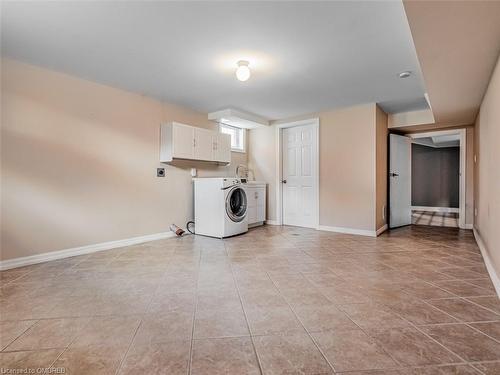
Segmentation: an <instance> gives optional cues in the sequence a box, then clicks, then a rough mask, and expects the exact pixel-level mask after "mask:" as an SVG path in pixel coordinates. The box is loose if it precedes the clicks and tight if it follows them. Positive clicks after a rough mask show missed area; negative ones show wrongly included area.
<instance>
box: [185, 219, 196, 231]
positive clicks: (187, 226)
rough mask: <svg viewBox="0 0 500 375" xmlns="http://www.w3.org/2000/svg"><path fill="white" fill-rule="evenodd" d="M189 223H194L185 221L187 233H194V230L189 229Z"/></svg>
mask: <svg viewBox="0 0 500 375" xmlns="http://www.w3.org/2000/svg"><path fill="white" fill-rule="evenodd" d="M190 225H194V221H188V222H187V223H186V230H187V231H188V232H189V233H191V234H195V233H194V230H193V231H192V230H191V229H189V226H190Z"/></svg>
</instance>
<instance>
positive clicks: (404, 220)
mask: <svg viewBox="0 0 500 375" xmlns="http://www.w3.org/2000/svg"><path fill="white" fill-rule="evenodd" d="M389 152H390V158H389V196H390V208H389V212H390V216H389V227H390V228H396V227H400V226H403V225H408V224H411V140H410V138H408V137H404V136H402V135H396V134H390V135H389Z"/></svg>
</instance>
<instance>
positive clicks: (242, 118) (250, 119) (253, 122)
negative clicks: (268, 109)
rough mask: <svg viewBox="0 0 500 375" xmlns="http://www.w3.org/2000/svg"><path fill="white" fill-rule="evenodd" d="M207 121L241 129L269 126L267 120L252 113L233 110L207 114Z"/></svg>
mask: <svg viewBox="0 0 500 375" xmlns="http://www.w3.org/2000/svg"><path fill="white" fill-rule="evenodd" d="M208 119H209V120H212V121H217V122H218V123H221V124H225V125H230V126H234V127H236V128H242V129H255V128H259V127H262V126H269V121H268V120H266V119H264V118H262V117H260V116H257V115H254V114H252V113H248V112H243V111H237V110H235V109H223V110H222V111H217V112H211V113H209V114H208Z"/></svg>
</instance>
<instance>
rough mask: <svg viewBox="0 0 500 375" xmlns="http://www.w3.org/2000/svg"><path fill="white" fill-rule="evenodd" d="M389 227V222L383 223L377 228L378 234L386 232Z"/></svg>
mask: <svg viewBox="0 0 500 375" xmlns="http://www.w3.org/2000/svg"><path fill="white" fill-rule="evenodd" d="M387 229H389V226H388V225H387V224H384V225H382V226H381V227H380V228H378V229H377V232H376V235H377V236H380V235H381V234H382V233H384V232H385V231H386V230H387Z"/></svg>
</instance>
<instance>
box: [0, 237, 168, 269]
mask: <svg viewBox="0 0 500 375" xmlns="http://www.w3.org/2000/svg"><path fill="white" fill-rule="evenodd" d="M171 237H175V233H173V232H162V233H155V234H148V235H145V236H139V237H132V238H126V239H124V240H117V241H109V242H102V243H98V244H93V245H87V246H80V247H73V248H71V249H65V250H57V251H49V252H47V253H43V254H37V255H30V256H27V257H21V258H14V259H7V260H3V261H0V271H4V270H8V269H11V268H17V267H23V266H29V265H31V264H37V263H43V262H48V261H51V260H57V259H63V258H69V257H74V256H76V255H85V254H90V253H95V252H98V251H104V250H111V249H115V248H117V247H124V246H130V245H136V244H139V243H143V242H149V241H155V240H161V239H164V238H171Z"/></svg>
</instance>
